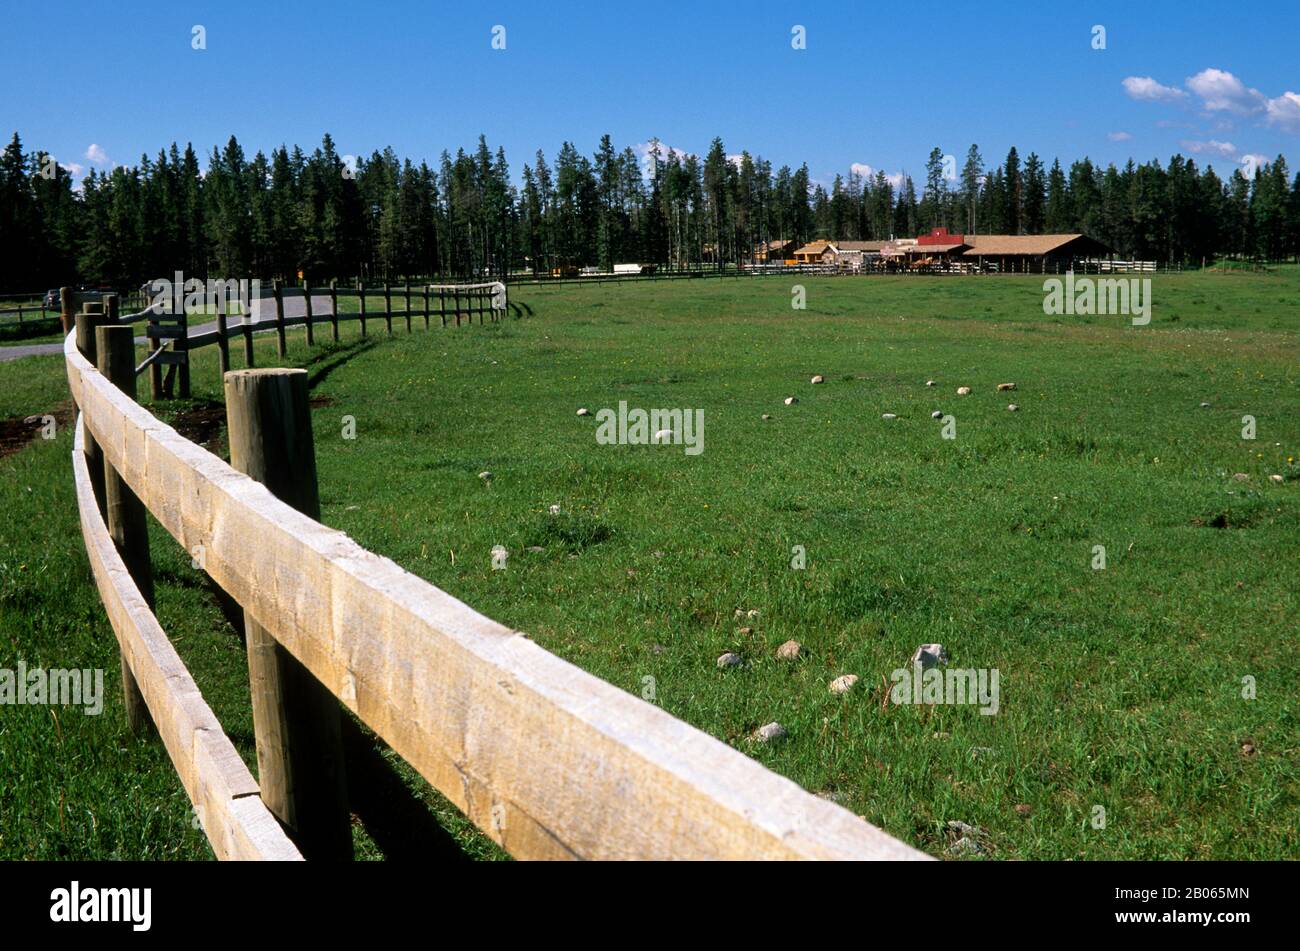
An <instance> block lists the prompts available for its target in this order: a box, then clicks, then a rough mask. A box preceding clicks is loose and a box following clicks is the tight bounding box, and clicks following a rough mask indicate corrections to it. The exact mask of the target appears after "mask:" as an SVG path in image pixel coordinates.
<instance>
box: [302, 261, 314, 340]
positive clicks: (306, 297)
mask: <svg viewBox="0 0 1300 951" xmlns="http://www.w3.org/2000/svg"><path fill="white" fill-rule="evenodd" d="M302 300H303V306H305V307H306V308H307V346H309V347H311V346H315V344H316V335H315V334H314V333H313V332H312V327H311V282H310V281H309V280H307V278H305V277H304V278H303V279H302Z"/></svg>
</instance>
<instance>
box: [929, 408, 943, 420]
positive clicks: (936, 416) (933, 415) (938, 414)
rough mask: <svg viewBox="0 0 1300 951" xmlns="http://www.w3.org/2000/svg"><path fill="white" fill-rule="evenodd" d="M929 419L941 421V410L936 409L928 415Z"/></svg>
mask: <svg viewBox="0 0 1300 951" xmlns="http://www.w3.org/2000/svg"><path fill="white" fill-rule="evenodd" d="M930 418H931V419H943V410H941V409H937V410H935V411H934V412H933V413H931V414H930Z"/></svg>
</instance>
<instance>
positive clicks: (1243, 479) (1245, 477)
mask: <svg viewBox="0 0 1300 951" xmlns="http://www.w3.org/2000/svg"><path fill="white" fill-rule="evenodd" d="M1232 477H1233V478H1234V479H1236V480H1237V481H1238V482H1249V481H1250V476H1248V475H1246V473H1244V472H1234V473H1233V474H1232Z"/></svg>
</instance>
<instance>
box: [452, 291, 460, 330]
mask: <svg viewBox="0 0 1300 951" xmlns="http://www.w3.org/2000/svg"><path fill="white" fill-rule="evenodd" d="M451 292H452V294H453V295H454V297H455V301H454V302H453V303H452V306H453V307H455V308H456V326H457V327H459V326H460V287H453V288H452V289H451Z"/></svg>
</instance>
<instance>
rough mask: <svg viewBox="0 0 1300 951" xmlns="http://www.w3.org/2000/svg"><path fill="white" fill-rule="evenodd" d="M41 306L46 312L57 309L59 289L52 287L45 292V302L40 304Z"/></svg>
mask: <svg viewBox="0 0 1300 951" xmlns="http://www.w3.org/2000/svg"><path fill="white" fill-rule="evenodd" d="M41 306H42V307H44V308H45V309H46V310H58V309H59V306H60V298H59V289H58V288H57V287H52V288H50V289H49V290H48V291H46V292H45V300H44V301H43V302H42V303H41Z"/></svg>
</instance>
